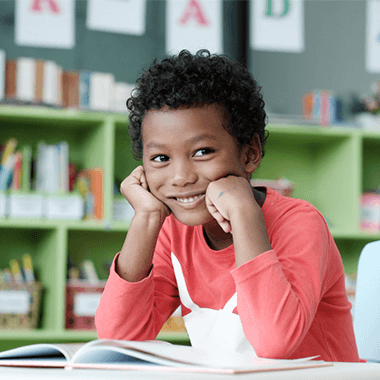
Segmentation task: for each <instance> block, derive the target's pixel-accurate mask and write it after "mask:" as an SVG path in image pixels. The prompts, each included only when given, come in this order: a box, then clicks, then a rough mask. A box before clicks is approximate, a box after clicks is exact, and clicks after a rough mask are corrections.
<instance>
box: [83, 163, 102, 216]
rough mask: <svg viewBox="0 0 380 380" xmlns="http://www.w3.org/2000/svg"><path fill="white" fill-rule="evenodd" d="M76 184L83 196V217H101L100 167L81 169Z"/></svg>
mask: <svg viewBox="0 0 380 380" xmlns="http://www.w3.org/2000/svg"><path fill="white" fill-rule="evenodd" d="M76 186H77V187H78V190H79V191H80V193H81V194H82V196H83V197H84V198H85V219H97V220H101V219H103V215H104V195H103V193H104V172H103V169H102V168H100V167H94V168H90V169H84V170H81V171H80V172H79V173H78V175H77V182H76Z"/></svg>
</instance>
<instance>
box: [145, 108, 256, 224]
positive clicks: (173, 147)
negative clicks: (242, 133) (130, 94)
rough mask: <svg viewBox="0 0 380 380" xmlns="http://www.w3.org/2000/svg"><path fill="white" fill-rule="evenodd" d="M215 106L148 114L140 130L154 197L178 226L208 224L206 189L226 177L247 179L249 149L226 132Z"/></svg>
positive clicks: (222, 116) (222, 114)
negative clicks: (167, 208)
mask: <svg viewBox="0 0 380 380" xmlns="http://www.w3.org/2000/svg"><path fill="white" fill-rule="evenodd" d="M226 115H227V114H226V112H225V111H224V109H223V108H222V107H221V106H219V105H215V104H213V105H206V106H202V107H192V108H187V109H186V108H181V109H169V108H164V109H161V110H151V111H148V112H147V113H146V115H145V117H144V120H143V125H142V137H143V165H144V170H145V174H146V179H147V183H148V185H149V189H150V191H151V192H152V194H153V195H154V196H155V197H156V198H157V199H159V200H160V201H161V202H163V203H164V204H166V205H167V206H168V207H169V208H170V210H171V211H172V213H173V215H174V217H175V218H176V219H177V220H179V221H180V222H181V223H183V224H186V225H189V226H195V225H199V224H205V223H206V222H209V221H210V220H212V219H213V218H212V216H211V215H210V213H209V212H208V209H207V207H206V203H205V194H206V190H207V187H208V185H209V184H210V183H211V182H212V181H216V180H218V179H220V178H222V177H226V176H228V175H235V176H240V177H244V178H246V179H247V180H249V178H250V173H249V172H247V171H246V170H245V169H246V152H247V149H245V148H244V147H243V148H239V146H238V144H237V142H236V139H235V138H234V137H233V136H232V135H231V134H230V133H229V132H228V131H227V130H226V129H225V127H224V125H227V123H228V119H227V117H226Z"/></svg>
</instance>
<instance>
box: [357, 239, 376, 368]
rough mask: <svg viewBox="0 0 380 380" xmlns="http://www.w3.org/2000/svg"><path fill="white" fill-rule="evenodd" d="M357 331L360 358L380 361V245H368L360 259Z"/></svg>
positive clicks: (374, 243)
mask: <svg viewBox="0 0 380 380" xmlns="http://www.w3.org/2000/svg"><path fill="white" fill-rule="evenodd" d="M354 331H355V337H356V343H357V346H358V351H359V357H360V358H361V359H366V360H369V361H380V241H375V242H372V243H369V244H367V245H366V246H365V247H364V248H363V250H362V252H361V254H360V257H359V263H358V271H357V282H356V292H355V305H354Z"/></svg>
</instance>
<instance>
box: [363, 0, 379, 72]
mask: <svg viewBox="0 0 380 380" xmlns="http://www.w3.org/2000/svg"><path fill="white" fill-rule="evenodd" d="M366 18H367V19H366V70H367V71H368V72H369V73H373V74H376V73H380V1H373V0H372V1H368V2H367V16H366Z"/></svg>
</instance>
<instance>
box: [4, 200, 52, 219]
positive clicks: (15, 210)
mask: <svg viewBox="0 0 380 380" xmlns="http://www.w3.org/2000/svg"><path fill="white" fill-rule="evenodd" d="M44 200H45V199H44V198H43V197H42V196H41V195H37V194H11V195H9V216H10V217H11V218H42V216H43V214H44Z"/></svg>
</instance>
